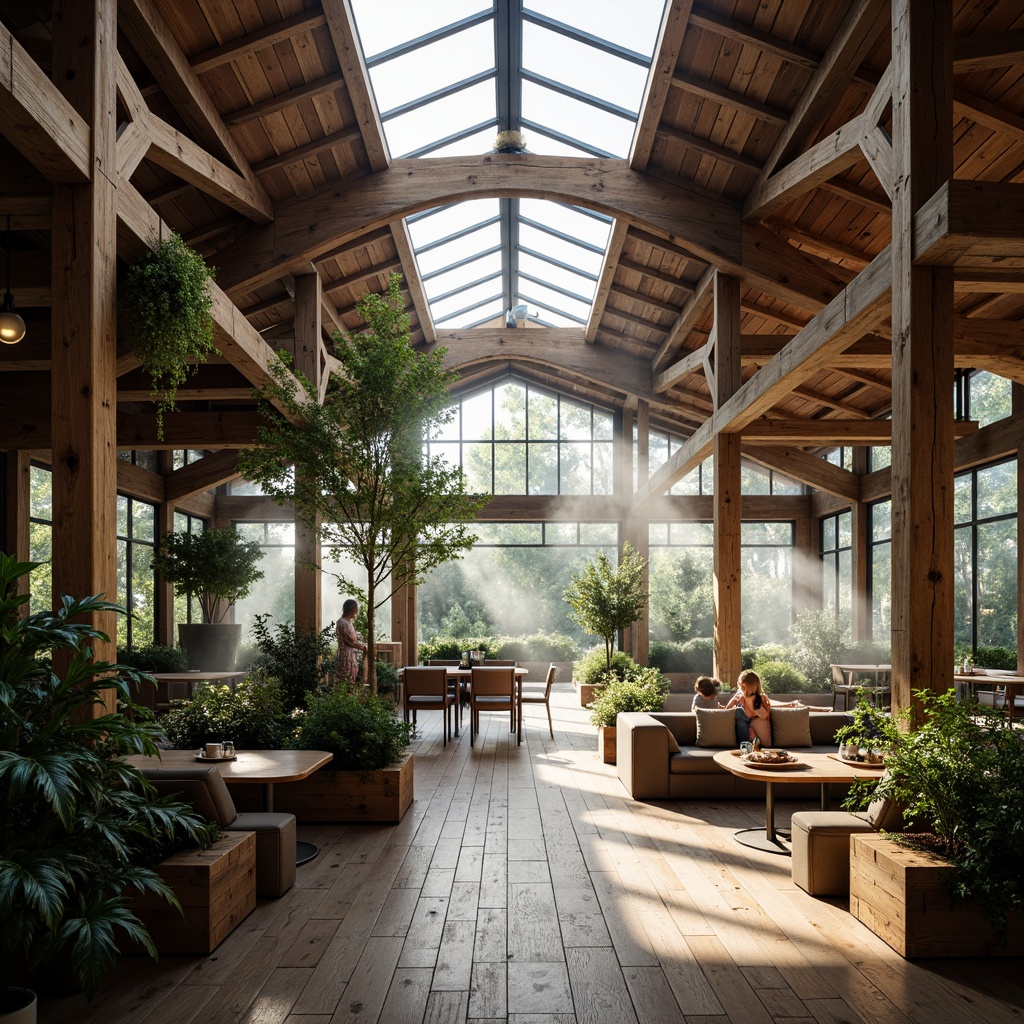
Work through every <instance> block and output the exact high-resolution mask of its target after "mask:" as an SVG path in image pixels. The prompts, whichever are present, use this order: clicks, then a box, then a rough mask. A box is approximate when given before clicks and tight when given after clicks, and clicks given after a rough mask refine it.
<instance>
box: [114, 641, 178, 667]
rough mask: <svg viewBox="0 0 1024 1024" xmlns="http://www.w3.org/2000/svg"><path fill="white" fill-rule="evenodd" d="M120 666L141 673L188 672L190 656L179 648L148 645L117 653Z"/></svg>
mask: <svg viewBox="0 0 1024 1024" xmlns="http://www.w3.org/2000/svg"><path fill="white" fill-rule="evenodd" d="M117 660H118V664H121V665H125V666H127V667H128V668H134V669H136V670H137V671H139V672H187V671H188V655H187V654H186V653H185V652H184V651H183V650H181V649H180V648H178V647H165V646H164V645H163V644H148V645H147V646H145V647H136V648H134V649H133V650H130V651H118V652H117Z"/></svg>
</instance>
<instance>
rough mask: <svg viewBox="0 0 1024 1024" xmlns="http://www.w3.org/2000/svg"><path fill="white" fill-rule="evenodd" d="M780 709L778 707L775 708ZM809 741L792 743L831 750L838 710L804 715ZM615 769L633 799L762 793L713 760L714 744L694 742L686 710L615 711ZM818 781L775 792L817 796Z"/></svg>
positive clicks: (842, 718)
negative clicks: (804, 743) (808, 743)
mask: <svg viewBox="0 0 1024 1024" xmlns="http://www.w3.org/2000/svg"><path fill="white" fill-rule="evenodd" d="M780 710H781V709H780ZM807 720H808V723H809V726H810V739H811V746H809V747H803V748H799V747H793V748H792V749H794V750H795V751H799V750H800V749H805V750H812V751H820V752H822V753H832V752H833V751H835V749H836V742H835V739H834V736H835V732H836V730H837V729H838V728H839V727H840V726H841V725H843V724H845V722H846V720H847V719H846V715H845V714H843V712H841V711H815V712H811V713H809V714H808V719H807ZM615 749H616V768H617V771H618V773H619V778H620V779H621V780H622V784H623V785H624V786H625V787H626V789H627V791H628V792H629V795H630V796H631V797H633V799H634V800H695V799H702V798H714V799H742V798H754V797H761V798H763V797H764V783H763V782H753V781H748V780H746V779H741V778H739V777H738V776H736V775H733V774H731V773H730V772H727V771H726V770H725V769H724V768H720V767H719V766H718V765H717V764H715V762H714V756H715V754H716V753H717V752H718V750H719V749H722V748H717V749H716V748H710V747H698V746H697V716H696V715H695V714H694V713H693V712H692V711H656V712H652V713H646V712H629V713H624V714H620V715H619V717H618V721H617V723H616V734H615ZM820 794H821V788H820V787H819V786H816V785H813V784H811V783H808V784H807V785H803V784H800V783H795V784H793V785H787V786H785V787H784V792H783V791H782V789H780V795H783V796H786V797H794V798H804V799H806V798H812V799H814V798H817V797H819V796H820Z"/></svg>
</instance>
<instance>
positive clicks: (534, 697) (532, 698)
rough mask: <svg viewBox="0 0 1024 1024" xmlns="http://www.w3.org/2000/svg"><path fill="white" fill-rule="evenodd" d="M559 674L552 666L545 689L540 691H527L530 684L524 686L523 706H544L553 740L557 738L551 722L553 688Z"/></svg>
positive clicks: (554, 666)
mask: <svg viewBox="0 0 1024 1024" xmlns="http://www.w3.org/2000/svg"><path fill="white" fill-rule="evenodd" d="M557 674H558V667H557V666H556V665H551V666H549V667H548V677H547V679H546V680H545V682H544V689H543V690H538V689H536V688H534V689H532V690H530V689H527V686H528V685H529V684H523V696H522V700H523V704H543V705H544V708H545V710H546V711H547V713H548V732H550V733H551V738H552V739H554V738H555V726H554V723H553V722H552V721H551V687H552V686H553V685H554V682H555V676H556V675H557Z"/></svg>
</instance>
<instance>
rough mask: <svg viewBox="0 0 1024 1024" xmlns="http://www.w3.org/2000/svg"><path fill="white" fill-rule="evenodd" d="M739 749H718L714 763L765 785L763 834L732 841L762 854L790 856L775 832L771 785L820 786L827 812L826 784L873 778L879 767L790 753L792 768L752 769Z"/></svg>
mask: <svg viewBox="0 0 1024 1024" xmlns="http://www.w3.org/2000/svg"><path fill="white" fill-rule="evenodd" d="M740 753H741V751H739V750H720V751H719V752H718V753H717V754H715V764H717V765H720V766H721V767H722V768H724V769H725V770H726V771H727V772H731V773H732V774H733V775H738V776H739V777H740V778H741V779H751V780H754V781H756V782H763V783H764V784H765V787H764V789H765V796H764V831H763V832H762V831H761V830H760V829H757V828H745V829H740V831H738V832H737V833H736V842H738V843H740V844H741V845H743V846H749V847H750V848H751V849H754V850H764V851H765V852H766V853H781V854H783V855H785V856H787V857H788V856H790V850H789V848H788V847H786V846H783V844H782V841H781V840H780V839H779V834H778V833H777V832H776V829H775V785H776V784H777V783H782V784H786V783H793V782H816V783H820V784H821V809H822V810H823V811H825V810H828V785H829V783H830V782H852V781H853V780H854V779H877V778H879V777H880V776H881V774H882V770H881V769H880V768H867V767H859V766H857V765H856V764H850V763H848V762H845V761H839V760H838V759H837V757H833V756H832V755H831V754H820V753H812V752H811V751H802V750H793V751H790V753H791V754H792V755H793V757H795V758H796V759H797V761H799V762H800V764H799V765H794V766H793V767H792V768H755V767H753V766H752V765H748V764H746V763H745V762H744V761H741V760H740Z"/></svg>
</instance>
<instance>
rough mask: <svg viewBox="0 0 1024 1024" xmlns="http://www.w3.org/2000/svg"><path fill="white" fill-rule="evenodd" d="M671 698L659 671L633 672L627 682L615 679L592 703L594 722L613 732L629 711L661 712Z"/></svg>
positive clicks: (666, 681) (624, 679)
mask: <svg viewBox="0 0 1024 1024" xmlns="http://www.w3.org/2000/svg"><path fill="white" fill-rule="evenodd" d="M667 695H668V680H667V679H666V678H665V677H664V676H663V675H662V674H661V673H660V672H659V671H658V670H657V669H656V668H633V669H630V670H629V671H628V672H627V673H626V675H625V678H623V679H619V678H618V677H617V676H613V677H612V678H611V679H610V681H609V682H608V684H607V686H605V688H604V689H603V690H601V692H600V693H599V694H598V695H597V696H596V697H595V698H594V700H593V701H592V702H591V703H590V705H589V707H590V721H591V722H593V724H594V725H596V726H598V727H601V726H604V727H605V728H610V727H612V726H614V725H615V721H616V717H617V716H618V714H619V713H620V712H625V711H660V710H661V708H662V705H663V704H664V703H665V697H666V696H667Z"/></svg>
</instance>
